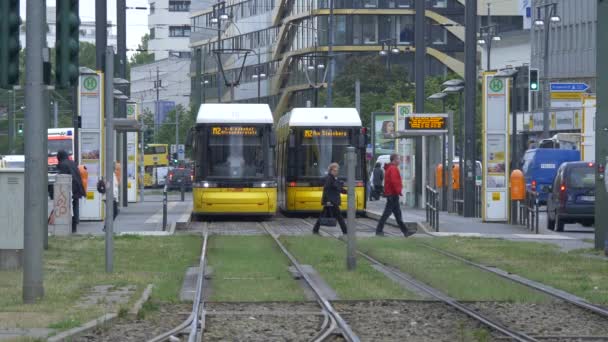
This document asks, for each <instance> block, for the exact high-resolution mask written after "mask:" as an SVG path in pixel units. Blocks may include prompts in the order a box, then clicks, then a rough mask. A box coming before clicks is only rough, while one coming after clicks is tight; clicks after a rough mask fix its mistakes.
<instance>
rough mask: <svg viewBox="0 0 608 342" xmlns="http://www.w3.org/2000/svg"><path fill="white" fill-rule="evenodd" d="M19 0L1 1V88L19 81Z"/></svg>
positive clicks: (10, 86)
mask: <svg viewBox="0 0 608 342" xmlns="http://www.w3.org/2000/svg"><path fill="white" fill-rule="evenodd" d="M20 25H21V17H19V0H2V1H0V88H4V89H12V88H13V86H14V85H17V84H18V83H19V50H21V46H20V45H21V44H20V43H19V26H20Z"/></svg>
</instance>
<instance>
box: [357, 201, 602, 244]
mask: <svg viewBox="0 0 608 342" xmlns="http://www.w3.org/2000/svg"><path fill="white" fill-rule="evenodd" d="M385 204H386V200H385V199H384V198H381V199H380V200H377V201H368V202H367V215H368V217H370V218H372V219H379V218H380V216H381V215H382V212H383V210H384V206H385ZM401 212H402V213H403V220H404V222H415V223H417V225H418V229H419V230H423V231H424V233H426V234H428V235H432V236H438V237H441V236H463V237H479V238H495V239H508V240H524V241H526V240H528V241H538V242H546V243H553V244H556V245H559V246H560V247H561V248H562V249H564V250H570V249H578V248H593V238H594V229H593V227H590V228H585V227H583V226H581V225H578V224H571V225H566V228H565V230H564V232H554V231H551V230H548V229H547V228H546V216H545V214H544V213H541V214H540V216H539V233H538V234H535V233H534V231H531V230H528V229H527V228H526V227H525V226H521V225H512V224H509V223H500V222H483V221H482V219H481V218H471V217H463V216H459V215H457V214H455V213H447V212H445V211H442V212H440V213H439V231H435V230H433V229H432V228H431V227H430V226H429V225H427V224H426V222H425V221H426V212H425V210H424V209H417V208H405V207H403V206H402V207H401ZM388 223H389V224H396V222H395V220H394V217H393V216H392V215H391V217H390V218H389V220H388Z"/></svg>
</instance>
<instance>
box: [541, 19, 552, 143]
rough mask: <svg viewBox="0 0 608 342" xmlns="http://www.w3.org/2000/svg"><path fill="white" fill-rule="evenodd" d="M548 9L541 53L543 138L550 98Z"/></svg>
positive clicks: (546, 131) (547, 119)
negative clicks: (543, 45)
mask: <svg viewBox="0 0 608 342" xmlns="http://www.w3.org/2000/svg"><path fill="white" fill-rule="evenodd" d="M548 10H549V9H548V8H547V7H545V10H544V14H545V18H544V19H545V21H544V23H545V24H544V29H545V42H544V43H545V47H544V51H543V52H544V53H543V79H544V82H543V138H549V106H550V102H551V98H550V88H551V86H550V84H549V83H550V81H549V25H550V21H549V15H547V11H548Z"/></svg>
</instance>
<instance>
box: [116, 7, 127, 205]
mask: <svg viewBox="0 0 608 342" xmlns="http://www.w3.org/2000/svg"><path fill="white" fill-rule="evenodd" d="M116 33H117V37H116V38H117V41H116V53H117V54H118V65H117V66H116V68H117V70H116V71H117V72H118V73H117V75H118V77H120V78H122V79H127V7H126V1H125V0H116ZM120 90H121V91H123V92H124V94H125V95H127V96H128V95H129V85H128V84H127V85H124V86H123V87H121V89H120ZM118 108H119V114H120V115H119V117H121V118H126V117H127V102H126V101H124V100H121V101H120V102H119V103H118ZM120 136H121V137H122V139H121V141H122V143H121V146H120V147H121V157H122V158H121V164H122V165H121V167H122V172H121V176H122V180H120V188H121V190H122V191H121V199H122V201H121V202H122V206H123V207H127V206H128V205H129V189H128V182H129V178H128V176H129V174H128V172H127V169H128V168H127V163H128V156H127V133H121V134H120Z"/></svg>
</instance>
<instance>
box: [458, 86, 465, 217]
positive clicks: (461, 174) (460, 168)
mask: <svg viewBox="0 0 608 342" xmlns="http://www.w3.org/2000/svg"><path fill="white" fill-rule="evenodd" d="M458 110H459V113H460V122H459V124H460V141H459V144H460V154H459V156H458V171H459V172H458V184H459V185H460V187H459V188H458V199H459V200H463V199H464V195H463V193H464V191H463V186H464V108H463V103H462V91H460V92H459V93H458ZM463 206H464V204H463V203H462V202H461V203H460V204H459V206H458V215H463V212H462V210H463Z"/></svg>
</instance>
